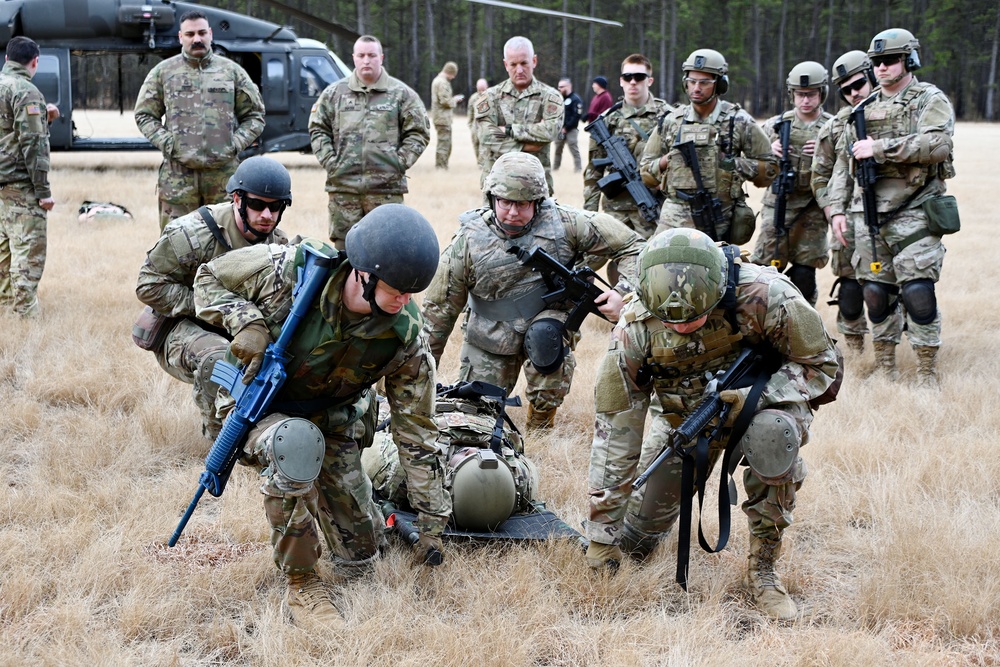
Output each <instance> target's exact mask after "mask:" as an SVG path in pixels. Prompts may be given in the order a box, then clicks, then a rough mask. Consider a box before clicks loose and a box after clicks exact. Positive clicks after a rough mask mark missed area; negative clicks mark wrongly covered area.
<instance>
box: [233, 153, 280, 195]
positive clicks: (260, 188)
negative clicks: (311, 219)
mask: <svg viewBox="0 0 1000 667" xmlns="http://www.w3.org/2000/svg"><path fill="white" fill-rule="evenodd" d="M236 191H243V192H248V193H250V194H252V195H257V196H258V197H267V198H268V199H280V200H283V201H284V202H285V205H286V206H291V205H292V177H291V176H289V175H288V170H287V169H285V167H284V165H282V164H281V163H280V162H278V161H277V160H275V159H273V158H269V157H265V156H263V155H255V156H253V157H251V158H247V159H246V160H244V161H243V162H241V163H240V166H239V167H237V168H236V173H235V174H233V175H232V176H231V177H230V178H229V182H228V183H226V192H228V193H229V194H233V193H234V192H236Z"/></svg>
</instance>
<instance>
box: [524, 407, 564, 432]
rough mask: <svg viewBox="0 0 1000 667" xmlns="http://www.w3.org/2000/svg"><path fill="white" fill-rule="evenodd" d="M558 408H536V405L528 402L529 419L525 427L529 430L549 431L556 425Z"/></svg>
mask: <svg viewBox="0 0 1000 667" xmlns="http://www.w3.org/2000/svg"><path fill="white" fill-rule="evenodd" d="M557 409H558V408H549V409H548V410H536V409H535V406H534V405H532V404H531V403H528V421H527V422H526V424H525V428H526V429H527V430H529V431H531V430H534V429H538V430H542V431H548V430H550V429H552V428H553V427H555V425H556V410H557Z"/></svg>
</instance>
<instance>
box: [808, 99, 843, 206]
mask: <svg viewBox="0 0 1000 667" xmlns="http://www.w3.org/2000/svg"><path fill="white" fill-rule="evenodd" d="M850 117H851V107H850V106H846V107H843V108H842V109H841V110H840V111H838V112H837V115H836V116H833V117H832V118H830V120H828V121H827V122H826V124H825V125H823V127H821V128H820V130H819V134H818V135H816V154H815V155H813V161H812V180H811V181H810V187H811V188H812V191H813V196H814V197H816V203H818V204H819V205H820V207H821V208H826V207H827V206H829V205H830V197H829V195H828V194H827V188H828V187H829V185H830V177H831V176H833V167H834V166H835V165H836V164H837V145H838V144H839V143H840V137H841V136H843V134H844V128H845V127H847V119H848V118H850ZM848 185H849V184H848Z"/></svg>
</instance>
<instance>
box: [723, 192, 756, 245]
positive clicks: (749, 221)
mask: <svg viewBox="0 0 1000 667" xmlns="http://www.w3.org/2000/svg"><path fill="white" fill-rule="evenodd" d="M756 229H757V214H756V213H754V212H753V209H752V208H750V207H749V206H747V204H746V202H742V201H737V202H734V203H733V222H732V224H731V225H730V226H729V242H730V243H731V244H733V245H743V244H744V243H746V242H747V241H749V240H750V237H752V236H753V233H754V231H755V230H756Z"/></svg>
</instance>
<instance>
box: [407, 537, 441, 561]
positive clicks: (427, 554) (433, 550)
mask: <svg viewBox="0 0 1000 667" xmlns="http://www.w3.org/2000/svg"><path fill="white" fill-rule="evenodd" d="M413 558H414V560H415V561H416V562H417V564H418V565H429V566H431V567H437V566H438V565H440V564H441V563H443V562H444V544H442V542H441V538H440V537H438V536H437V535H428V534H427V533H420V539H418V540H417V541H416V542H414V543H413Z"/></svg>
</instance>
